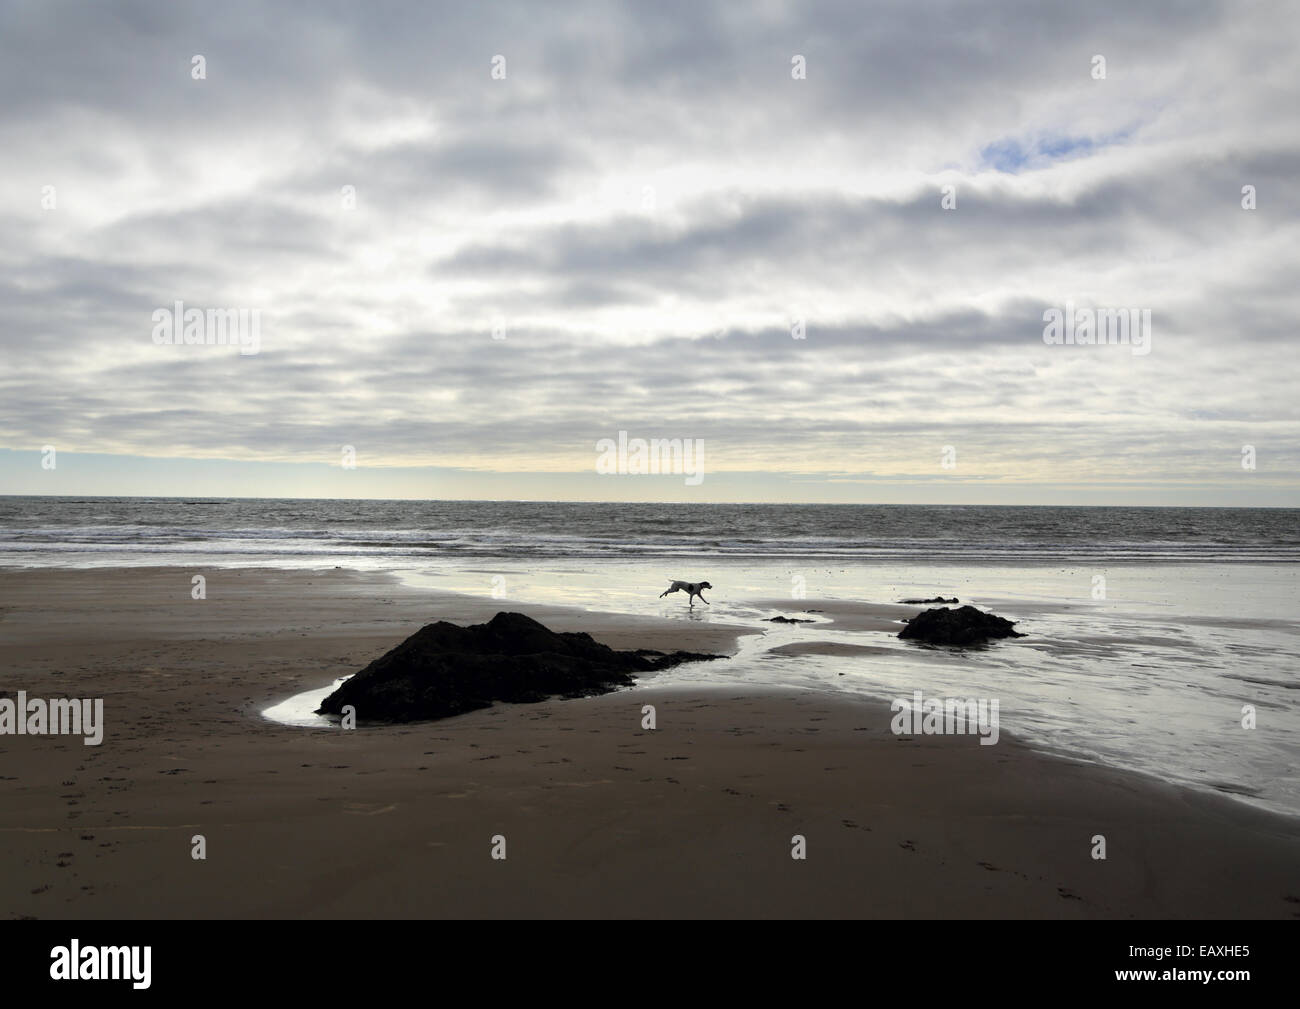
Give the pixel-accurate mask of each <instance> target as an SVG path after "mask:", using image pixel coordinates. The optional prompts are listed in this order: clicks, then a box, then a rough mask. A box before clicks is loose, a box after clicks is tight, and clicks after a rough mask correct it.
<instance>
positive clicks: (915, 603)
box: [902, 596, 961, 606]
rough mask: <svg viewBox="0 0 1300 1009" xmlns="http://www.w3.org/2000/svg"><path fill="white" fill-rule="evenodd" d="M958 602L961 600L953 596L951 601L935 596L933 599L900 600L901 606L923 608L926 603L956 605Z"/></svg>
mask: <svg viewBox="0 0 1300 1009" xmlns="http://www.w3.org/2000/svg"><path fill="white" fill-rule="evenodd" d="M960 601H961V600H959V599H958V598H957V597H956V596H953V597H952V598H951V599H945V598H944V597H943V596H935V597H934V598H933V599H904V600H902V604H903V605H904V606H924V605H926V604H927V603H956V602H960Z"/></svg>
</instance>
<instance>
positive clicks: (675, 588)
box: [659, 582, 713, 609]
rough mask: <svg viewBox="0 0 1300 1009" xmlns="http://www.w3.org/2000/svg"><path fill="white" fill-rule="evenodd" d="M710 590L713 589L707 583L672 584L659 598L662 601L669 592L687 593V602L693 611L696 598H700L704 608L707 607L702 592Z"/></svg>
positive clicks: (706, 601) (707, 602)
mask: <svg viewBox="0 0 1300 1009" xmlns="http://www.w3.org/2000/svg"><path fill="white" fill-rule="evenodd" d="M711 588H713V586H712V585H710V584H709V583H708V582H673V583H672V584H671V585H669V586H668V588H666V589H664V591H662V592H660V593H659V598H660V599H662V598H663V597H664V596H666V595H668V593H669V592H686V593H688V595H687V600H688V601H689V602H690V604H691V607H692V609H693V608H694V607H695V597H696V596H699V597H700V602H702V603H703V604H704V605H705V606H708V605H709V601H708V600H707V599H705V598H704V591H703V590H704V589H711Z"/></svg>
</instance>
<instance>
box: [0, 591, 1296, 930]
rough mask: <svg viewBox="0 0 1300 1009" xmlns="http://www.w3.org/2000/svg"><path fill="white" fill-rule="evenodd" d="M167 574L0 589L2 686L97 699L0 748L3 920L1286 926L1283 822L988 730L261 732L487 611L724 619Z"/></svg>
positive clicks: (858, 725)
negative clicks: (78, 727)
mask: <svg viewBox="0 0 1300 1009" xmlns="http://www.w3.org/2000/svg"><path fill="white" fill-rule="evenodd" d="M190 574H191V573H190V572H189V571H184V570H179V569H160V568H154V569H123V570H107V569H105V570H98V571H70V570H69V571H60V570H40V571H6V572H3V573H0V637H2V638H3V641H4V650H5V656H6V662H5V672H4V682H2V683H0V690H3V691H8V692H10V693H12V692H14V691H16V690H18V689H23V690H26V691H27V692H28V694H29V695H30V696H41V697H64V696H66V697H99V698H103V700H104V711H105V716H104V717H105V722H106V730H105V737H104V742H103V744H102V745H100V746H86V745H84V743H83V742H82V739H81V738H80V737H72V736H44V737H40V736H24V737H16V736H3V737H0V796H2V797H3V801H0V853H2V854H3V858H4V863H5V865H6V866H7V867H8V870H9V871H7V872H6V873H5V874H4V877H3V880H2V881H0V905H2V906H3V907H4V909H5V912H6V913H7V915H8V916H10V917H35V918H118V917H120V918H144V917H164V918H239V917H253V918H298V917H322V918H329V917H362V918H365V917H376V918H377V917H402V918H424V917H482V918H490V917H607V916H615V917H654V918H659V917H694V916H703V917H777V916H817V917H904V918H906V917H962V918H991V917H993V918H996V917H1030V918H1164V917H1168V918H1185V917H1196V918H1214V917H1225V918H1236V917H1242V918H1290V917H1296V916H1297V915H1300V872H1298V871H1297V866H1300V825H1297V823H1296V821H1295V820H1294V819H1291V818H1286V817H1282V816H1277V815H1273V814H1269V813H1266V812H1263V811H1260V810H1257V809H1254V808H1251V807H1248V806H1246V805H1244V804H1241V803H1238V802H1235V801H1233V800H1230V799H1226V798H1220V797H1217V796H1213V795H1208V794H1205V793H1200V792H1193V791H1190V790H1188V789H1185V788H1182V787H1176V786H1174V785H1169V784H1164V783H1161V782H1159V781H1156V780H1155V779H1152V778H1147V777H1142V776H1138V775H1133V774H1129V773H1125V772H1121V771H1117V770H1112V769H1105V768H1102V767H1099V766H1096V765H1090V764H1084V763H1076V762H1071V761H1066V760H1061V759H1059V758H1056V757H1051V756H1047V755H1045V754H1042V753H1039V752H1036V751H1034V750H1032V749H1030V748H1028V747H1027V746H1025V745H1024V744H1022V743H1020V742H1018V741H1017V740H1016V739H1014V738H1011V737H1009V736H1007V735H1005V734H1004V735H1003V737H1002V739H1001V740H1000V742H999V743H998V745H996V746H988V747H982V746H979V745H977V741H976V739H975V738H974V737H969V736H968V737H951V736H949V737H943V736H928V737H915V738H914V737H907V736H895V735H893V734H892V733H891V732H890V731H889V717H890V716H889V710H888V707H887V704H886V703H884V702H883V701H882V702H880V703H874V702H865V701H862V700H852V699H846V698H843V697H836V696H834V695H832V694H830V693H824V692H820V691H816V690H770V689H753V690H737V689H734V688H731V687H726V688H718V687H714V688H709V687H698V688H692V689H681V688H665V687H662V686H656V685H655V684H654V681H653V678H651V679H649V680H647V681H645V683H644V684H643V685H640V686H638V687H637V688H634V689H632V690H624V691H618V692H615V693H612V694H606V695H603V696H600V697H595V698H586V699H578V700H552V701H547V702H544V703H540V704H529V705H497V706H494V707H492V708H490V709H486V710H482V711H478V712H474V713H471V714H468V715H464V716H461V717H457V718H453V719H446V720H442V721H438V722H432V723H416V724H408V725H400V726H382V725H365V724H362V725H361V726H360V727H359V728H358V729H357V730H355V731H343V730H339V729H335V730H329V729H326V730H321V729H295V728H291V727H286V726H282V725H278V724H275V723H273V722H270V721H268V720H266V719H265V718H262V717H261V715H260V712H261V711H262V710H263V709H264V708H266V707H267V706H268V705H270V704H273V703H275V702H277V701H281V700H283V699H285V698H287V697H289V696H291V695H294V694H296V693H298V692H301V691H305V690H309V689H313V688H318V687H322V686H325V685H326V684H328V683H330V682H331V681H332V680H334V679H335V678H337V677H339V676H343V675H347V674H349V673H352V672H355V671H356V670H357V669H359V668H360V667H361V666H363V665H365V664H366V663H367V662H368V661H370V660H371V659H373V658H375V657H376V656H378V655H379V654H381V653H382V652H384V651H385V650H387V649H388V648H391V647H392V646H394V645H396V644H397V643H399V642H400V641H402V640H403V639H404V638H405V637H406V636H407V635H409V634H410V633H411V632H413V631H414V630H416V629H418V627H419V626H421V625H422V624H424V623H428V622H431V621H433V620H437V619H446V620H452V621H456V622H478V621H481V620H484V619H487V618H488V617H490V616H491V615H492V614H493V613H495V612H496V611H498V610H500V609H502V608H511V609H518V610H520V611H522V612H526V613H528V614H529V615H531V616H533V617H535V618H536V619H538V620H541V621H542V622H544V623H546V624H547V626H550V627H552V628H553V629H556V630H586V631H589V632H590V633H591V634H592V635H593V636H594V637H596V638H597V639H598V640H600V641H603V642H605V643H607V644H610V645H611V646H614V647H619V648H634V647H646V648H658V649H662V650H671V649H678V648H681V649H690V650H697V651H715V652H723V653H731V652H733V651H735V649H736V647H737V643H738V641H739V638H740V635H741V634H743V633H745V632H746V629H745V628H742V627H731V626H728V625H726V624H724V623H721V622H719V623H708V622H700V621H685V620H659V619H649V618H633V617H626V616H612V615H602V614H598V613H592V612H587V611H583V610H578V609H566V608H561V607H543V606H524V605H519V604H510V605H509V606H503V604H502V603H499V602H498V601H496V600H493V599H491V598H486V597H472V596H467V595H456V594H451V593H434V592H427V591H417V590H414V589H410V588H405V587H402V586H399V585H398V584H397V583H396V582H395V581H394V580H391V579H389V578H386V577H382V576H377V575H360V574H356V573H353V572H349V571H345V570H341V569H340V570H330V571H320V572H287V571H260V570H251V569H245V570H218V571H213V572H211V573H210V574H209V578H208V583H207V599H205V600H202V601H196V600H193V599H191V598H190ZM806 605H807V606H808V608H809V609H814V608H816V609H821V610H826V609H828V608H829V607H827V606H819V605H818V603H817V602H816V601H814V600H811V599H810V600H808V601H807V603H806ZM836 619H846V620H847V619H851V615H850V614H849V613H848V612H847V610H845V612H844V613H843V614H842V615H837V617H836ZM861 661H863V662H870V661H875V659H874V658H873V656H872V655H871V654H869V653H864V654H862V655H861ZM644 705H654V707H655V712H656V723H657V725H656V729H655V730H654V731H647V730H643V729H642V728H641V723H642V717H643V716H642V709H643V706H644ZM1098 834H1100V835H1104V836H1105V837H1106V858H1105V860H1096V859H1094V858H1092V857H1091V852H1092V850H1093V840H1092V839H1093V837H1094V835H1098ZM195 835H202V836H203V837H204V839H205V843H206V854H207V857H206V859H204V860H195V859H193V858H192V857H191V848H192V838H193V837H194V836H195ZM795 835H802V837H803V838H804V839H805V842H806V852H807V857H806V858H805V859H803V860H797V859H793V858H791V849H792V838H793V837H794V836H795ZM495 836H502V837H504V838H505V846H506V856H507V857H506V858H505V859H494V858H492V848H493V838H494V837H495Z"/></svg>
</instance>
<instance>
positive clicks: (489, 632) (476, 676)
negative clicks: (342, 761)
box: [316, 612, 724, 722]
mask: <svg viewBox="0 0 1300 1009" xmlns="http://www.w3.org/2000/svg"><path fill="white" fill-rule="evenodd" d="M723 657H724V656H721V655H706V654H701V653H697V652H671V653H664V652H656V651H652V650H650V649H644V648H643V649H638V650H637V651H629V652H620V651H615V650H614V649H613V648H610V647H609V646H608V645H602V644H600V643H599V642H598V641H596V640H594V639H593V638H592V637H591V635H590V634H582V633H557V632H555V631H552V630H550V629H549V628H547V627H545V626H543V625H542V624H539V623H538V622H537V621H536V620H534V619H532V618H531V617H527V616H524V615H523V614H522V613H504V612H503V613H498V614H497V615H496V616H495V617H493V618H492V619H491V620H490V621H488V622H487V623H486V624H474V625H473V626H470V627H461V626H460V625H459V624H451V623H448V622H447V621H445V620H440V621H438V622H437V623H434V624H428V625H426V626H424V627H422V628H420V629H419V630H418V631H416V632H415V633H414V634H412V635H411V636H410V637H409V638H407V639H406V640H405V641H403V642H402V643H401V644H400V645H398V646H397V647H396V648H394V649H393V650H392V651H390V652H388V653H387V654H385V655H383V656H381V657H379V658H378V659H376V660H375V661H374V662H372V663H370V665H368V666H366V667H365V668H364V669H362V670H361V671H360V672H359V673H357V674H356V675H355V676H353V677H350V678H349V679H348V680H346V681H345V682H344V683H342V684H341V685H340V686H339V688H338V689H337V690H335V691H334V692H333V693H332V694H330V695H329V696H328V697H326V698H325V700H324V701H322V702H321V706H320V707H319V708H318V709H316V710H317V713H318V714H329V715H337V714H341V713H342V709H343V706H344V705H345V704H351V705H354V706H355V707H356V713H357V718H358V719H360V720H364V721H383V722H411V721H417V720H421V719H435V718H447V717H449V716H451V715H461V714H464V713H465V712H467V711H474V710H476V709H478V708H486V707H488V706H489V705H491V704H493V703H494V702H496V701H508V702H511V703H515V704H520V703H528V702H535V701H543V700H545V699H546V698H548V697H553V696H559V697H587V696H591V695H594V694H604V693H608V692H610V691H611V690H614V689H616V688H618V687H624V686H631V685H632V683H633V679H632V675H633V674H634V673H648V672H654V671H655V670H658V669H666V668H668V667H669V666H675V665H677V664H678V663H679V662H693V661H697V660H702V659H720V658H723Z"/></svg>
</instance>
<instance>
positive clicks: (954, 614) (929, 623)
mask: <svg viewBox="0 0 1300 1009" xmlns="http://www.w3.org/2000/svg"><path fill="white" fill-rule="evenodd" d="M898 636H899V637H900V638H903V639H905V640H911V641H924V642H926V643H927V644H931V645H978V644H982V643H984V642H985V641H988V640H989V639H991V638H1023V637H1024V636H1025V635H1023V634H1021V633H1020V632H1019V631H1017V630H1016V629H1015V621H1012V620H1007V619H1006V618H1005V617H999V616H996V615H994V614H992V613H985V612H984V611H983V610H979V609H976V608H975V607H974V606H962V607H961V608H960V609H955V610H949V609H933V610H926V611H925V612H924V613H920V614H917V615H916V616H915V617H913V618H912V619H911V620H909V621H908V623H907V626H906V627H904V628H903V629H902V630H901V631H899V632H898Z"/></svg>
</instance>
